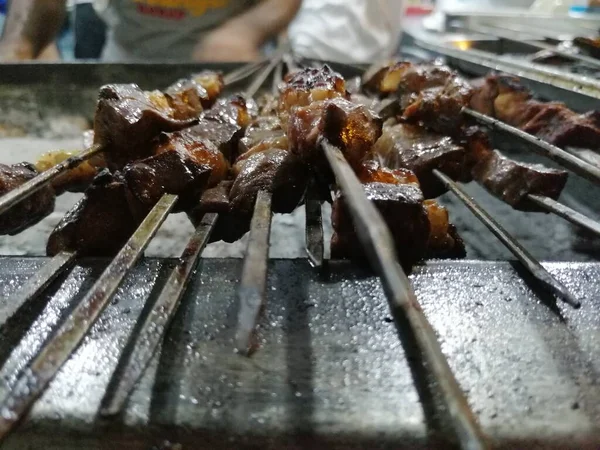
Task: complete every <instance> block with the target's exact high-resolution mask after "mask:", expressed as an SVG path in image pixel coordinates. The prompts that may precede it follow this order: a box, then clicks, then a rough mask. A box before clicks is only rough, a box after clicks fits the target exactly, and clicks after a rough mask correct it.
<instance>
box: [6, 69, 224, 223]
mask: <svg viewBox="0 0 600 450" xmlns="http://www.w3.org/2000/svg"><path fill="white" fill-rule="evenodd" d="M222 89H223V81H222V76H221V75H220V74H218V73H214V72H208V71H207V72H202V73H201V74H197V75H194V76H192V77H191V78H190V79H189V80H187V81H186V80H180V81H179V82H177V83H176V84H174V85H173V86H171V87H169V88H168V89H167V90H166V93H162V92H160V91H152V92H145V91H142V90H141V89H140V88H139V87H138V86H136V85H108V86H104V87H102V88H101V89H100V93H99V99H98V105H97V109H96V115H95V120H94V132H93V133H92V142H91V143H90V145H92V144H93V143H100V144H102V146H103V148H104V149H105V150H104V151H103V152H102V153H101V154H100V155H95V156H93V157H92V158H91V159H90V160H87V161H81V162H80V163H79V164H78V165H77V166H76V167H74V168H72V169H69V170H67V171H65V172H63V173H61V174H60V175H58V176H57V177H56V178H54V179H53V180H52V187H44V188H43V189H42V190H41V191H40V192H39V193H35V194H33V195H32V196H31V197H29V198H26V199H25V200H23V201H22V203H23V205H21V206H20V204H17V205H15V206H14V207H13V208H12V209H10V210H8V211H6V212H5V213H4V214H2V216H1V217H0V221H2V223H4V224H5V226H4V227H1V228H0V234H15V233H18V232H19V231H22V230H23V229H25V228H27V227H28V226H30V225H33V224H34V223H36V222H38V221H39V220H41V219H42V218H43V217H45V216H46V215H48V214H50V212H52V210H53V208H54V197H55V195H56V194H61V193H63V192H65V191H72V192H81V191H83V190H84V189H85V188H87V187H88V186H89V185H90V183H91V182H92V180H93V179H94V177H95V176H96V175H97V173H98V171H99V170H101V169H102V168H104V167H106V166H110V167H111V168H113V169H115V168H116V169H119V168H121V167H123V165H124V164H126V163H127V162H130V161H133V160H136V159H141V158H144V157H148V156H151V155H152V153H151V149H152V148H153V144H152V141H153V140H154V139H155V138H156V136H157V135H158V134H160V133H161V132H162V131H173V130H179V129H183V128H184V127H188V126H190V125H192V124H194V123H196V122H197V121H198V115H199V114H200V113H201V112H202V110H203V108H204V107H207V106H210V105H211V104H214V103H215V101H216V96H218V95H219V94H220V92H221V90H222ZM73 156H76V154H75V153H71V152H66V151H57V152H49V153H46V154H44V155H42V157H41V158H40V159H39V160H38V162H37V164H36V167H35V168H33V167H29V166H23V165H19V166H13V167H12V168H9V167H7V166H5V167H4V168H3V170H2V171H0V185H1V186H2V190H1V192H0V193H1V194H5V193H7V192H9V191H11V190H13V189H15V188H17V187H18V186H20V185H22V184H24V183H25V182H27V181H28V180H30V179H32V178H33V177H34V176H36V175H38V172H42V171H45V170H47V169H49V168H51V167H53V166H55V165H56V164H58V163H60V162H62V161H65V160H66V159H67V158H70V157H73ZM52 189H54V191H52ZM25 211H28V213H24V212H25ZM42 213H43V214H44V215H41V214H42Z"/></svg>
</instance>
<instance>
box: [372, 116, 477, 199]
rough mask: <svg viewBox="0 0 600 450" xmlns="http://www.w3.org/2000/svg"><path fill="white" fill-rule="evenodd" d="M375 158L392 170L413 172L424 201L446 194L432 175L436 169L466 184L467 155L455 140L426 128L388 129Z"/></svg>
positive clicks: (375, 153) (397, 125)
mask: <svg viewBox="0 0 600 450" xmlns="http://www.w3.org/2000/svg"><path fill="white" fill-rule="evenodd" d="M371 157H372V158H373V159H376V160H378V161H379V162H380V163H381V165H382V166H384V167H387V168H390V169H401V168H403V169H409V170H411V171H412V172H414V173H415V174H416V175H417V177H418V179H419V183H420V185H421V189H422V190H423V195H424V196H425V198H433V197H437V196H439V195H441V194H443V193H444V192H446V189H445V187H444V186H443V185H442V183H440V182H439V181H438V180H437V178H436V176H435V175H434V174H433V172H432V171H433V169H438V170H440V171H441V172H444V173H445V174H447V175H448V176H449V177H451V178H452V179H454V180H461V181H465V178H468V177H467V175H468V170H466V169H465V165H466V162H467V153H466V151H465V149H464V147H462V146H461V145H458V144H456V143H455V142H454V141H453V140H452V138H450V137H448V136H443V135H440V134H437V133H434V132H431V131H428V130H425V129H424V128H423V127H420V126H415V125H410V124H404V123H399V124H396V125H392V126H386V127H385V129H384V131H383V135H382V136H381V138H380V139H379V140H378V141H377V143H376V144H375V146H374V147H373V155H372V156H371Z"/></svg>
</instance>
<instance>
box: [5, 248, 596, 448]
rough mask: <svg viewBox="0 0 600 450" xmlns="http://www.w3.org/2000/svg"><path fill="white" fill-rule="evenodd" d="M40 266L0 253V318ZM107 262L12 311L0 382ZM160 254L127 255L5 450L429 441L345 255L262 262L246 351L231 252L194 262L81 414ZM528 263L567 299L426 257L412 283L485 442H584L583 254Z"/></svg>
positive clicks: (409, 382)
mask: <svg viewBox="0 0 600 450" xmlns="http://www.w3.org/2000/svg"><path fill="white" fill-rule="evenodd" d="M44 262H46V259H45V258H1V259H0V278H1V279H3V280H11V281H10V282H6V283H4V284H3V285H2V286H1V287H0V294H1V295H0V297H1V300H0V318H4V317H5V316H6V315H7V314H8V312H9V311H12V310H14V308H15V307H16V305H8V304H7V303H6V301H5V299H6V298H7V297H8V296H9V294H10V293H12V292H15V291H16V290H17V289H19V288H20V287H21V286H22V285H23V283H24V281H25V280H26V278H28V277H30V276H32V275H33V274H34V273H35V272H36V270H38V269H39V268H40V267H41V266H42V265H43V264H44ZM107 263H108V261H101V260H84V261H83V262H80V263H78V265H76V266H75V268H74V270H73V271H72V272H71V273H70V274H69V275H68V276H67V277H66V279H65V280H64V281H63V282H62V283H60V286H59V287H58V288H57V289H58V290H56V291H51V292H49V293H48V295H47V296H45V297H44V296H42V298H41V299H39V301H37V302H36V305H37V306H36V305H33V306H32V307H31V309H29V310H27V311H19V312H18V314H17V316H16V318H15V320H13V321H11V322H9V323H8V324H7V326H6V327H5V329H4V330H3V336H2V341H1V342H0V358H1V360H2V361H6V367H5V370H4V371H3V375H7V374H9V373H11V370H16V369H17V368H19V367H22V366H23V365H24V364H25V362H26V361H27V359H28V357H29V356H30V355H32V354H33V353H34V352H35V350H36V349H37V348H38V347H39V345H40V344H41V343H42V342H43V340H44V339H45V338H46V337H47V333H48V332H49V330H50V328H51V327H52V325H53V324H55V323H56V322H58V321H60V320H61V319H62V318H64V317H65V316H66V315H67V314H68V312H69V311H70V309H71V308H72V306H73V305H74V303H75V302H76V301H77V299H78V298H80V297H81V296H82V295H83V293H85V291H86V290H87V289H88V288H89V287H90V285H91V284H92V283H93V281H94V280H95V279H96V277H97V276H98V275H99V273H101V271H102V269H103V267H104V266H105V264H107ZM173 263H174V261H173V260H158V259H145V260H144V261H143V262H142V263H141V264H140V265H139V266H138V267H136V268H135V269H134V271H133V272H132V274H131V275H130V276H128V277H127V278H126V281H125V282H124V284H123V285H122V287H121V289H120V291H119V293H118V295H117V296H116V298H115V300H114V301H113V303H112V304H111V305H110V306H109V307H108V309H107V311H106V312H105V314H104V315H103V316H102V318H101V319H100V321H99V322H98V323H97V324H96V325H95V326H94V328H93V331H92V332H91V334H90V335H89V336H88V337H87V338H86V340H85V342H84V344H83V345H82V346H81V347H80V348H79V349H78V351H77V352H76V354H75V355H74V356H73V357H72V358H71V359H70V360H69V361H68V363H67V364H66V365H65V366H64V367H63V369H62V370H61V372H60V373H59V374H58V376H57V377H56V378H55V380H54V381H53V382H52V383H51V385H50V388H49V390H48V391H47V392H46V393H45V394H44V396H43V397H42V399H41V400H40V401H39V402H38V403H37V404H36V406H35V407H34V409H33V410H32V413H31V415H30V417H29V418H28V419H27V421H26V422H25V423H24V424H23V426H21V427H19V428H18V429H17V430H16V432H15V433H14V434H13V435H12V436H11V437H9V439H8V440H7V441H6V443H5V448H7V449H17V448H18V449H22V448H30V449H45V450H51V449H58V448H60V449H69V448H73V449H75V448H77V449H79V448H89V449H105V448H128V449H138V448H139V449H149V448H151V446H153V445H160V444H161V443H162V442H163V441H170V442H171V443H180V444H182V446H183V448H287V449H294V448H300V447H303V448H308V447H314V448H340V449H342V448H344V449H348V448H399V446H402V447H403V448H426V447H428V448H432V447H431V445H433V443H435V442H436V441H435V440H433V441H426V437H427V429H428V427H427V423H428V421H430V420H435V418H434V417H430V416H429V415H428V414H426V413H424V411H427V410H428V405H425V409H423V408H422V407H421V405H420V402H419V395H418V391H417V389H418V388H419V386H418V385H417V386H415V385H414V384H413V378H412V376H411V372H410V370H411V369H410V367H409V365H408V364H407V356H408V357H409V358H410V355H406V353H405V350H404V349H403V347H402V345H401V343H400V342H399V341H398V339H397V336H396V335H395V334H396V332H395V328H394V325H393V323H390V322H391V320H390V319H389V312H388V309H387V305H386V302H385V297H384V294H383V292H382V290H381V286H380V284H379V281H378V279H377V278H376V277H373V276H371V275H369V274H368V273H366V272H361V271H357V269H356V268H354V267H352V266H350V265H349V264H334V265H333V267H332V269H331V274H330V276H329V279H322V278H320V277H319V275H318V274H316V273H315V272H314V270H312V269H311V268H310V267H309V265H308V263H307V262H306V261H305V260H272V261H271V262H270V267H269V281H268V288H267V290H268V304H269V307H268V308H267V310H266V312H265V316H264V317H263V319H262V320H261V325H260V333H261V335H262V337H263V338H264V343H263V348H262V349H261V350H260V351H258V352H257V353H256V354H255V355H254V356H253V357H252V358H249V359H248V358H241V357H240V356H239V355H236V354H234V353H233V352H232V343H231V342H232V341H231V339H232V336H233V332H234V328H235V323H236V301H235V295H234V294H235V289H236V286H237V282H238V281H239V280H238V279H237V276H238V275H237V274H239V273H240V270H241V264H242V262H241V261H240V260H203V261H202V262H201V263H200V266H199V270H198V274H197V276H195V277H194V279H193V281H192V282H191V283H190V287H189V289H188V291H187V293H186V295H185V297H184V299H183V303H182V308H181V309H180V311H179V313H178V316H177V317H176V319H175V321H174V324H173V327H172V328H171V330H170V332H169V334H168V336H167V338H166V341H165V345H164V346H163V348H162V351H161V353H160V356H159V357H157V358H155V360H154V361H153V363H152V365H151V368H150V370H148V372H147V373H146V374H145V376H144V378H143V379H142V382H141V383H140V384H139V386H138V387H137V389H136V391H135V392H134V394H133V396H132V399H131V401H130V403H129V406H128V408H127V410H126V413H125V414H124V415H123V416H122V417H117V418H115V419H113V420H106V419H102V420H101V419H96V414H97V412H98V408H99V407H100V403H101V399H102V396H103V395H104V393H105V390H106V388H107V386H108V385H109V381H110V379H111V375H112V373H113V372H114V370H115V367H116V365H117V360H118V357H119V355H120V352H121V351H122V347H123V346H124V345H125V342H126V339H127V337H128V335H129V334H130V333H131V332H132V330H133V332H135V328H134V327H135V323H136V321H137V322H139V321H138V318H139V316H140V314H143V313H144V312H143V311H142V305H143V304H144V301H145V300H146V299H147V298H148V297H149V298H150V300H152V298H153V297H152V296H153V294H155V293H156V292H158V291H159V290H160V286H161V285H162V283H163V282H164V281H165V276H166V275H167V274H168V272H169V269H170V268H172V266H173ZM546 266H547V267H548V268H549V269H550V271H551V272H552V273H553V274H555V275H556V276H557V277H558V278H559V279H560V280H561V281H562V282H564V283H565V285H566V286H567V287H568V288H569V289H570V290H571V291H572V292H573V293H574V294H575V295H576V296H577V297H578V298H581V299H582V300H583V306H582V308H581V309H580V310H578V311H575V310H572V309H570V308H568V307H565V308H563V307H562V305H561V306H559V309H556V307H555V306H554V307H550V306H547V305H546V304H544V303H543V302H541V301H540V300H539V298H540V297H539V293H538V294H534V292H533V291H531V290H530V289H529V287H528V285H527V284H526V283H525V282H524V281H523V280H522V278H521V277H520V276H519V275H518V274H517V273H516V272H515V269H514V268H513V266H512V265H511V264H510V263H508V262H476V261H462V262H444V263H438V262H430V263H429V264H427V266H423V267H418V268H417V269H416V270H415V273H414V274H413V275H412V281H413V282H414V286H415V289H416V292H417V295H418V297H419V300H420V301H421V304H422V305H423V308H424V310H425V313H426V314H427V317H428V318H429V320H430V321H431V323H432V325H433V327H434V328H435V330H436V332H437V333H438V335H439V339H440V341H441V343H442V348H443V351H444V353H445V354H446V355H447V357H448V359H449V362H450V365H451V367H452V369H453V371H454V373H455V374H456V376H457V379H458V381H459V382H460V384H461V386H462V388H463V389H464V390H465V391H466V392H467V395H468V398H469V401H470V402H471V405H472V406H473V409H474V410H475V412H476V413H477V414H478V416H479V419H480V421H481V423H482V426H483V427H484V430H485V431H486V432H488V433H489V434H490V436H491V437H492V438H493V439H494V442H495V444H496V445H497V447H498V448H528V449H529V448H556V449H559V448H560V449H565V448H590V449H592V448H597V444H598V442H599V440H600V375H599V374H600V363H599V361H600V358H598V356H599V355H600V303H599V299H600V285H599V284H598V282H597V280H598V279H599V277H600V264H596V263H549V264H547V265H546ZM48 300H49V301H48ZM46 301H48V304H47V305H45V302H46ZM149 304H151V301H150V302H149ZM551 304H552V303H551V302H549V303H548V305H551ZM147 307H148V306H147ZM36 308H39V309H43V312H42V314H41V315H39V317H38V316H37V315H36V313H39V311H35V309H36ZM32 317H33V318H34V319H35V322H34V325H33V327H32V329H31V331H30V332H29V333H28V334H27V335H26V336H24V339H23V340H22V342H21V344H20V345H19V346H18V347H17V350H16V351H15V352H14V353H13V354H12V355H11V356H10V357H9V356H8V352H9V350H10V349H11V348H12V345H14V344H15V342H16V341H17V340H18V339H19V338H20V337H21V334H20V333H23V332H24V331H23V330H27V328H28V327H27V325H28V324H29V323H30V320H31V319H30V318H32ZM125 351H126V350H125ZM413 369H414V368H413ZM417 370H418V369H417ZM8 381H10V380H9V379H7V378H4V379H2V383H3V386H2V390H5V389H6V383H7V382H8ZM440 445H441V444H440Z"/></svg>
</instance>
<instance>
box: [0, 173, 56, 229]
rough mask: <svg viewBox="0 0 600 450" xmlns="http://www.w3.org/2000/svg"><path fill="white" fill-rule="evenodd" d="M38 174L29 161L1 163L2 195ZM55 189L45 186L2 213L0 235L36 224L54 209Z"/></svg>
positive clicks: (0, 180) (0, 194) (0, 181)
mask: <svg viewBox="0 0 600 450" xmlns="http://www.w3.org/2000/svg"><path fill="white" fill-rule="evenodd" d="M36 175H38V172H37V170H36V169H35V167H33V166H32V165H31V164H29V163H20V164H14V165H12V166H7V165H5V164H0V196H2V195H4V194H6V193H8V192H10V191H12V190H13V189H16V188H18V187H19V186H21V185H22V184H24V183H26V182H27V181H29V180H31V179H32V178H33V177H35V176H36ZM55 197H56V196H55V194H54V190H53V189H52V187H50V186H46V187H43V188H42V189H40V190H39V191H37V192H35V193H34V194H32V195H31V196H29V197H28V198H26V199H25V200H22V201H21V202H19V203H18V204H16V205H14V206H13V207H12V208H10V209H9V210H8V211H6V212H4V213H3V214H1V215H0V235H4V234H10V235H13V234H17V233H19V232H20V231H23V230H24V229H26V228H27V227H29V226H31V225H34V224H36V223H37V222H39V221H40V220H42V219H43V218H44V217H46V216H47V215H48V214H50V213H51V212H52V211H53V210H54V200H55Z"/></svg>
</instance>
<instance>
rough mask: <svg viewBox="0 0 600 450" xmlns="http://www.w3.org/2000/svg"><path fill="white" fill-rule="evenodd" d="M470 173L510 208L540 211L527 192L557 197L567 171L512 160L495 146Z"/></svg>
mask: <svg viewBox="0 0 600 450" xmlns="http://www.w3.org/2000/svg"><path fill="white" fill-rule="evenodd" d="M473 177H474V178H475V179H476V180H477V181H478V182H479V183H481V184H482V185H483V186H484V187H485V188H486V189H487V190H488V191H490V192H491V193H493V194H494V195H496V196H497V197H498V198H500V199H501V200H503V201H505V202H506V203H508V204H509V205H511V206H512V207H513V208H515V209H518V210H521V211H539V209H538V208H536V207H535V205H533V204H532V203H531V202H529V201H528V200H527V195H528V194H535V195H542V196H546V197H550V198H553V199H557V198H558V196H559V195H560V193H561V191H562V190H563V188H564V186H565V183H566V182H567V177H568V173H567V172H565V171H563V170H556V169H549V168H547V167H544V166H542V165H541V164H527V163H522V162H517V161H513V160H511V159H508V158H506V157H505V156H504V155H502V154H501V153H500V152H499V151H497V150H495V151H493V152H491V153H490V154H489V155H488V157H487V158H483V159H482V160H481V161H479V162H478V163H477V164H476V165H475V167H474V168H473Z"/></svg>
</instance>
